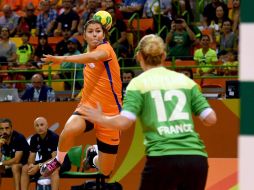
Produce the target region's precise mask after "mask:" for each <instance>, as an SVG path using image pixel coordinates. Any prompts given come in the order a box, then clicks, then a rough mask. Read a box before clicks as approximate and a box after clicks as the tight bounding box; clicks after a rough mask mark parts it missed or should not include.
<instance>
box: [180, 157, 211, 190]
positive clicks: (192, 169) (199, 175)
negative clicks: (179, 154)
mask: <svg viewBox="0 0 254 190" xmlns="http://www.w3.org/2000/svg"><path fill="white" fill-rule="evenodd" d="M183 169H184V171H183V173H184V174H185V175H184V179H183V182H182V184H181V187H180V188H179V190H204V189H205V185H206V180H207V174H208V160H207V158H206V157H204V156H198V155H187V156H185V160H184V168H183Z"/></svg>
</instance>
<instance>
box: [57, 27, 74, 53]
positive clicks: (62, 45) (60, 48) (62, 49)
mask: <svg viewBox="0 0 254 190" xmlns="http://www.w3.org/2000/svg"><path fill="white" fill-rule="evenodd" d="M62 36H63V39H62V40H61V41H60V42H58V43H57V44H56V55H64V54H66V53H67V52H68V48H67V43H68V40H69V38H70V37H71V32H70V30H69V26H68V25H67V24H64V25H63V29H62Z"/></svg>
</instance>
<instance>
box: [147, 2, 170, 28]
mask: <svg viewBox="0 0 254 190" xmlns="http://www.w3.org/2000/svg"><path fill="white" fill-rule="evenodd" d="M171 11H172V5H171V0H160V5H159V1H157V2H154V1H153V0H147V1H146V2H145V5H144V10H143V16H142V17H143V18H153V19H154V31H156V32H159V31H158V29H159V28H158V26H159V22H158V21H159V18H160V27H161V28H162V27H163V26H167V27H168V26H170V23H171V20H172V15H171ZM168 29H169V27H168Z"/></svg>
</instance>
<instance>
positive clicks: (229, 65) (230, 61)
mask: <svg viewBox="0 0 254 190" xmlns="http://www.w3.org/2000/svg"><path fill="white" fill-rule="evenodd" d="M236 57H237V53H236V52H233V51H228V52H227V53H226V55H225V62H224V63H223V66H224V67H223V68H222V70H223V72H222V73H224V75H237V74H238V66H239V61H238V60H237V58H236Z"/></svg>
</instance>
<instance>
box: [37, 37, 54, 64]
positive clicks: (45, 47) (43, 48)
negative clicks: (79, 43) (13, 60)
mask: <svg viewBox="0 0 254 190" xmlns="http://www.w3.org/2000/svg"><path fill="white" fill-rule="evenodd" d="M38 41H39V42H38V46H37V47H36V48H35V52H34V61H35V62H36V63H37V65H38V67H41V65H42V64H43V63H42V62H41V58H42V56H43V54H54V50H53V48H52V47H51V46H50V45H49V44H48V36H47V35H46V34H45V33H41V34H40V35H39V37H38Z"/></svg>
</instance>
